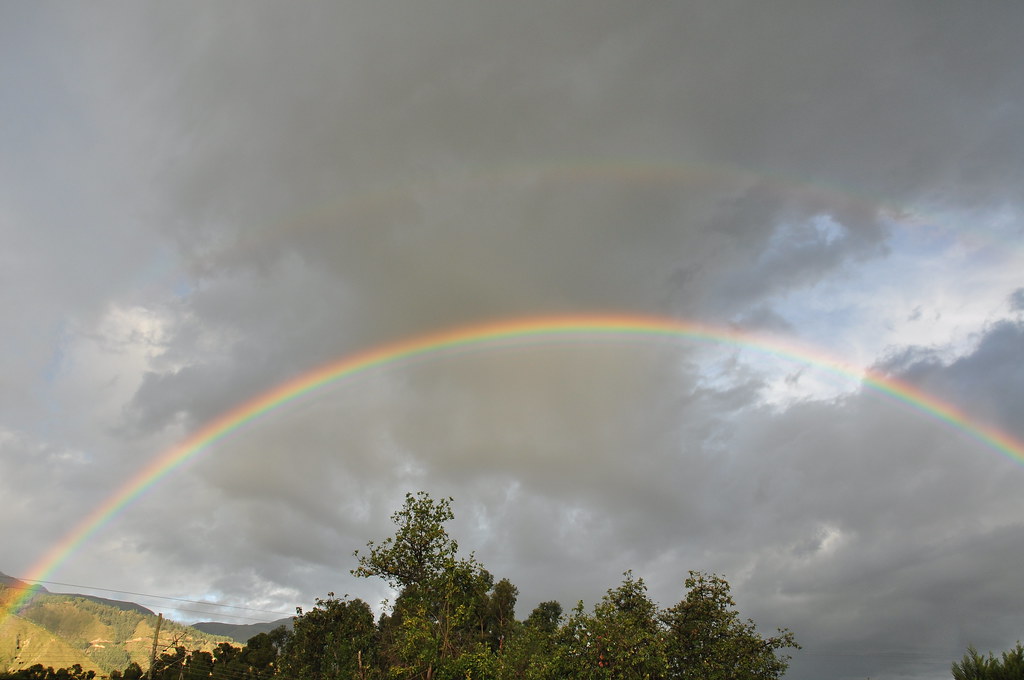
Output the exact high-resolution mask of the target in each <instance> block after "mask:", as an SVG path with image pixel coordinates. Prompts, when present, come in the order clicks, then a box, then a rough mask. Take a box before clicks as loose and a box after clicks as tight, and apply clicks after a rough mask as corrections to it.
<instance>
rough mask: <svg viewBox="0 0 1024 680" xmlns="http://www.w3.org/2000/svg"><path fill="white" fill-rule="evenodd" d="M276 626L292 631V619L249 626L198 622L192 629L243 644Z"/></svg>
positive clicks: (250, 624)
mask: <svg viewBox="0 0 1024 680" xmlns="http://www.w3.org/2000/svg"><path fill="white" fill-rule="evenodd" d="M278 626H284V627H285V628H287V629H288V630H291V629H292V617H290V616H289V617H288V618H285V619H278V620H277V621H271V622H270V623H249V624H244V625H243V624H235V623H218V622H217V621H200V622H199V623H193V624H192V627H193V628H195V629H197V630H201V631H203V632H204V633H209V634H210V635H222V636H224V637H229V638H231V639H232V640H234V641H235V642H238V643H241V644H245V643H246V642H248V641H249V638H251V637H253V636H255V635H259V634H260V633H269V632H270V631H272V630H274V629H275V628H277V627H278Z"/></svg>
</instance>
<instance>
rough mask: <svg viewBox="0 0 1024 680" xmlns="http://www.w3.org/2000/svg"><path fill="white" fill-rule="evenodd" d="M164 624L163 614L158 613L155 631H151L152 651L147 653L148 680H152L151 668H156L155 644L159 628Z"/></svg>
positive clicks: (158, 637) (158, 636)
mask: <svg viewBox="0 0 1024 680" xmlns="http://www.w3.org/2000/svg"><path fill="white" fill-rule="evenodd" d="M163 623H164V614H163V612H160V614H159V615H158V616H157V619H156V630H155V631H153V651H151V652H150V653H149V675H147V676H146V677H147V678H148V680H153V666H156V643H157V640H159V639H160V626H162V625H163Z"/></svg>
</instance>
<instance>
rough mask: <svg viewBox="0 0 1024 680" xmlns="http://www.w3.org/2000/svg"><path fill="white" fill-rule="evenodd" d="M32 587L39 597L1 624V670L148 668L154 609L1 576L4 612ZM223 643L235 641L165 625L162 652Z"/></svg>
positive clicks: (102, 671) (99, 671)
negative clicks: (78, 666) (133, 665)
mask: <svg viewBox="0 0 1024 680" xmlns="http://www.w3.org/2000/svg"><path fill="white" fill-rule="evenodd" d="M28 587H31V588H32V589H33V590H37V591H38V592H37V593H36V594H35V595H34V596H33V598H32V599H31V600H30V601H29V602H28V603H27V604H26V605H24V606H23V607H22V608H21V609H20V610H19V611H18V613H17V614H12V615H10V616H7V617H6V618H4V619H3V621H2V622H0V671H3V670H18V669H21V668H27V667H29V666H31V665H33V664H37V663H38V664H42V665H43V666H53V667H54V668H66V667H68V666H72V665H74V664H76V663H78V664H81V665H82V668H85V669H86V670H89V669H92V670H95V671H97V674H99V675H106V674H108V673H109V672H110V671H112V670H123V669H124V668H125V666H127V665H128V664H129V663H130V662H132V661H134V662H136V663H139V664H140V665H141V666H142V667H143V668H146V667H148V665H149V655H150V650H151V649H152V645H153V634H154V631H155V630H156V621H157V617H156V616H155V615H154V614H153V612H151V611H150V610H149V609H146V608H145V607H143V606H141V605H138V604H135V603H134V602H121V601H118V600H108V599H106V598H102V597H94V596H86V595H64V594H59V593H51V592H48V591H46V589H45V588H42V587H40V586H29V585H28V584H26V583H24V582H23V581H19V580H18V579H14V578H12V577H10V576H6V575H0V611H5V610H6V608H7V606H9V605H11V604H13V603H14V601H15V599H16V598H19V597H20V596H21V595H22V594H23V592H24V589H25V588H28ZM221 642H233V640H232V639H231V638H228V637H226V636H215V635H210V634H209V633H206V632H203V631H200V630H196V629H194V628H191V627H189V626H183V625H181V624H179V623H176V622H174V621H169V620H165V621H164V623H163V624H162V626H161V628H160V638H159V641H158V644H159V647H160V649H162V650H163V649H169V648H173V647H176V646H179V645H180V646H182V647H185V648H186V649H189V650H194V649H202V650H206V651H212V650H213V649H214V648H215V647H216V646H217V645H218V644H219V643H221Z"/></svg>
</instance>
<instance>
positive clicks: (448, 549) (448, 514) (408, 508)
mask: <svg viewBox="0 0 1024 680" xmlns="http://www.w3.org/2000/svg"><path fill="white" fill-rule="evenodd" d="M451 504H452V499H451V498H441V499H439V500H436V501H435V500H434V499H433V498H431V497H430V494H428V493H426V492H425V491H420V492H418V493H416V494H415V495H413V494H411V493H407V494H405V503H404V505H403V506H402V508H401V509H400V510H397V511H396V512H395V513H394V514H392V515H391V521H392V522H394V523H395V525H396V526H397V527H398V529H397V531H396V532H395V535H394V536H389V537H388V538H386V539H384V540H383V541H382V542H381V543H380V545H377V544H375V543H374V542H373V541H370V542H369V543H367V544H366V546H367V548H369V551H370V552H369V554H367V555H360V554H359V551H358V550H356V551H355V552H354V553H353V554H354V555H355V557H356V559H357V560H358V561H359V566H358V567H356V568H355V569H353V570H352V574H353V575H355V576H361V577H365V578H368V577H371V576H379V577H380V578H382V579H384V580H385V581H387V583H388V584H389V585H390V586H391V587H393V588H399V589H401V588H408V587H411V586H422V585H425V584H427V583H428V582H430V581H436V580H437V579H438V578H439V577H440V576H441V575H442V574H443V573H444V572H445V570H446V569H448V567H449V566H450V565H451V563H452V562H453V561H454V560H455V555H456V554H457V553H458V551H459V544H458V543H457V542H456V541H455V540H454V539H452V538H451V537H450V536H449V535H448V531H447V530H446V529H445V528H444V525H445V523H446V522H449V521H451V520H452V519H453V518H454V517H455V514H454V513H453V512H452V507H451Z"/></svg>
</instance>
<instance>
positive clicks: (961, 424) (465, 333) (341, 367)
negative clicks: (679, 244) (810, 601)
mask: <svg viewBox="0 0 1024 680" xmlns="http://www.w3.org/2000/svg"><path fill="white" fill-rule="evenodd" d="M595 338H608V339H616V340H631V339H637V338H641V339H667V340H674V341H678V340H680V339H685V340H689V341H693V342H700V343H709V344H720V345H725V346H734V347H738V348H746V349H751V350H754V351H757V352H760V353H763V354H769V355H774V356H777V357H780V358H783V359H787V360H791V361H794V362H797V363H801V364H804V365H808V366H812V367H814V368H816V369H820V370H822V371H823V372H826V373H831V374H834V375H837V376H841V377H843V378H844V379H849V380H853V381H859V382H860V383H862V384H863V385H866V386H867V387H869V388H871V389H873V390H875V391H877V392H880V393H883V394H885V395H888V396H890V397H893V398H894V399H896V400H898V401H900V402H903V403H905V404H908V405H909V406H911V407H913V408H914V409H916V410H918V411H920V412H922V413H924V414H927V415H929V416H931V417H933V418H936V419H938V420H940V421H942V422H944V423H946V424H948V425H949V426H951V427H953V428H955V429H957V430H960V431H961V432H963V433H965V434H967V435H968V436H970V437H972V438H973V439H975V440H977V441H979V442H981V443H983V444H984V445H986V446H989V447H991V448H993V449H995V450H996V451H998V452H1000V453H1002V454H1003V455H1005V456H1006V457H1008V458H1009V459H1011V460H1013V461H1016V462H1024V442H1021V441H1019V440H1017V439H1014V438H1013V437H1011V436H1010V435H1009V434H1007V433H1005V432H1002V431H1000V430H998V429H996V428H995V427H992V426H990V425H986V424H983V423H980V422H978V421H976V420H974V419H972V417H971V416H970V415H969V414H967V413H966V412H965V411H963V410H961V409H960V408H958V407H956V406H954V405H952V404H949V403H946V402H943V401H941V400H939V399H937V398H936V397H934V396H931V395H929V394H927V393H926V392H924V391H922V390H920V389H918V388H917V387H914V386H913V385H911V384H909V383H906V382H903V381H900V380H896V379H894V378H891V377H888V376H886V375H883V374H881V373H879V372H876V371H872V370H865V369H863V368H859V367H857V366H854V365H852V364H849V363H846V362H844V361H841V360H838V359H836V358H834V357H830V356H828V355H827V354H825V353H822V352H821V351H819V350H816V349H813V348H808V347H804V346H800V345H798V344H796V343H793V342H792V341H787V340H783V339H779V338H773V337H767V336H761V335H756V334H753V333H750V332H747V331H742V330H739V329H736V328H729V327H722V326H714V325H710V324H704V323H700V322H696V321H686V320H680V319H672V318H665V317H653V316H633V315H621V314H618V315H609V314H602V315H584V316H557V317H531V318H523V319H515V320H502V321H494V322H490V323H483V324H476V325H470V326H461V327H457V328H454V329H448V330H443V331H440V332H435V333H430V334H427V335H420V336H416V337H413V338H408V339H405V340H400V341H397V342H392V343H389V344H384V345H379V346H376V347H373V348H370V349H368V350H364V351H362V352H357V353H355V354H350V355H347V356H344V357H342V358H341V359H339V360H337V361H333V362H331V363H328V364H326V365H323V366H320V367H319V368H315V369H313V370H311V371H308V372H307V373H304V374H302V375H300V376H298V377H296V378H293V379H291V380H288V381H286V382H284V383H282V384H280V385H278V386H276V387H274V388H272V389H270V390H267V391H266V392H263V393H262V394H260V395H258V396H256V397H255V398H253V399H250V400H249V401H246V402H244V403H242V404H240V405H238V406H236V407H234V408H233V409H231V410H230V411H227V412H225V413H223V414H222V415H220V416H219V417H218V418H216V419H214V420H212V421H210V422H209V423H207V424H206V425H205V426H203V427H202V428H201V429H199V430H197V431H196V432H195V433H193V434H192V435H191V436H189V437H188V438H187V439H185V440H183V441H181V442H180V443H178V444H177V445H175V446H173V447H171V448H169V449H167V450H166V451H164V452H162V453H160V454H159V455H157V456H156V457H155V458H153V460H152V461H151V462H150V463H149V464H148V465H146V466H145V467H144V468H143V469H141V470H140V471H139V472H138V473H136V474H135V476H133V477H132V478H131V479H129V480H128V481H127V482H126V483H125V484H124V485H123V486H122V487H120V488H119V489H118V490H117V491H116V492H115V493H114V494H112V495H111V496H110V497H109V498H107V499H106V500H104V501H103V502H102V503H101V504H99V505H98V506H97V507H96V508H94V509H93V510H92V512H90V513H89V514H88V515H86V516H85V517H84V518H83V519H82V520H81V521H80V522H79V523H78V525H77V526H75V527H74V528H73V529H72V530H71V531H70V532H68V534H67V535H66V536H65V537H64V538H63V539H62V540H60V541H59V542H58V543H57V544H56V545H55V546H53V547H52V548H51V549H50V551H49V552H47V553H46V554H45V555H44V556H43V557H42V559H40V560H39V561H38V563H37V564H36V565H35V566H34V567H33V568H32V569H31V570H30V572H29V574H27V575H26V577H25V579H26V580H27V581H29V582H34V581H45V580H46V579H47V578H48V576H49V575H50V574H51V573H52V572H53V571H54V570H55V569H57V567H59V566H60V565H61V564H63V563H64V562H65V561H66V560H67V559H68V558H69V557H70V556H71V555H72V554H73V553H74V552H75V550H77V549H78V548H79V547H80V546H81V545H82V544H83V543H84V542H85V541H86V540H88V539H89V538H90V537H91V536H93V535H94V534H95V533H96V532H97V531H99V530H100V529H101V528H102V527H103V526H104V525H106V524H107V523H108V522H109V521H110V520H111V519H112V518H113V517H115V516H116V515H117V514H118V513H119V512H120V511H121V510H123V509H124V508H125V507H126V506H128V505H129V504H130V503H131V502H132V501H134V500H135V499H137V498H138V497H139V496H140V495H142V494H143V493H144V492H145V491H146V490H147V489H149V488H151V487H152V486H154V485H155V484H157V483H158V482H159V481H160V480H161V479H163V478H164V477H166V476H167V475H169V474H170V473H172V472H173V471H174V470H175V469H177V468H178V467H179V466H181V465H182V464H184V463H185V462H186V461H188V460H190V459H192V458H195V457H196V456H198V455H199V454H200V453H202V452H203V451H206V450H208V449H209V448H210V447H211V445H213V444H214V443H216V442H217V441H219V440H221V439H223V438H225V437H227V436H228V435H230V434H232V433H233V432H235V431H236V430H238V429H239V428H242V427H244V426H245V425H246V424H248V423H250V422H252V421H253V420H255V419H257V418H259V417H260V416H262V415H264V414H266V413H269V412H270V411H273V410H274V409H276V408H278V407H280V406H282V405H284V404H286V403H288V402H291V401H293V400H295V399H298V398H299V397H301V396H303V395H306V394H308V393H310V392H313V391H314V390H317V389H318V388H320V387H323V386H324V385H327V384H330V383H333V382H335V381H337V380H341V379H343V378H347V377H350V376H353V375H356V374H358V373H363V372H366V371H369V370H371V369H374V368H377V367H382V366H388V365H392V364H396V363H401V362H407V361H410V360H413V359H417V358H424V357H435V356H438V355H444V354H451V353H456V352H459V351H463V350H468V349H484V348H490V347H495V346H499V347H500V346H510V345H512V346H515V345H522V344H536V343H539V342H543V341H550V340H555V339H562V340H568V341H575V340H592V339H595ZM32 595H33V591H32V590H31V589H29V590H27V591H26V592H25V593H24V594H23V595H21V596H19V597H17V598H15V599H14V600H13V602H11V603H9V604H8V606H7V607H6V609H5V610H0V623H3V621H4V620H6V618H7V616H8V615H10V614H11V613H13V612H16V611H18V610H19V609H20V608H21V607H23V606H24V605H26V604H27V603H28V601H29V600H30V599H31V597H32Z"/></svg>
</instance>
